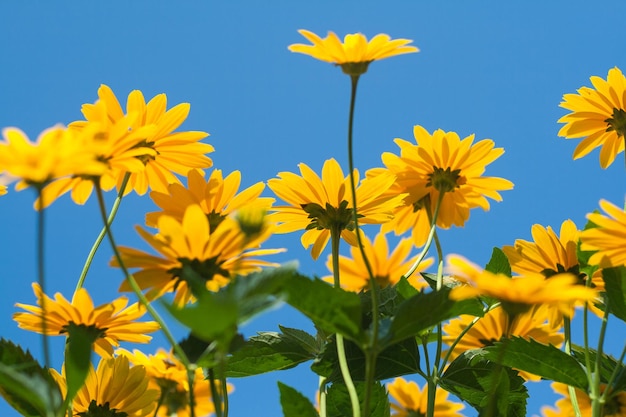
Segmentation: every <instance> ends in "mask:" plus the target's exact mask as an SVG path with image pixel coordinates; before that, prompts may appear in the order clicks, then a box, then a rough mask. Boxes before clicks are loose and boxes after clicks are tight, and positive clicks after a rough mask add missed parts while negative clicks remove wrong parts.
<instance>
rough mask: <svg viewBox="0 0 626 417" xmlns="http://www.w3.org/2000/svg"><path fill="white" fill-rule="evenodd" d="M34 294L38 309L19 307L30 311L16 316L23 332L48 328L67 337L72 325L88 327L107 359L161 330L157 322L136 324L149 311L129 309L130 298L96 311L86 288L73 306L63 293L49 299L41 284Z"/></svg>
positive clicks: (99, 350)
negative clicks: (123, 344) (124, 344)
mask: <svg viewBox="0 0 626 417" xmlns="http://www.w3.org/2000/svg"><path fill="white" fill-rule="evenodd" d="M33 290H34V292H35V295H36V296H37V306H32V305H27V304H21V303H17V304H15V305H16V306H17V307H19V308H22V309H24V310H26V312H18V313H15V314H13V320H15V321H16V322H17V323H18V326H19V327H20V328H22V329H26V330H30V331H33V332H37V333H43V331H44V327H45V332H46V334H48V335H64V334H65V335H66V334H67V332H68V329H69V327H70V326H72V325H74V326H81V327H85V328H87V329H89V330H92V331H93V332H94V333H96V334H97V335H98V338H97V339H96V341H95V343H94V350H95V351H96V352H97V353H98V354H99V355H101V356H103V357H110V356H111V355H112V354H113V347H117V346H119V342H132V343H148V342H149V341H150V340H151V339H152V338H151V337H150V336H148V335H147V333H152V332H154V331H156V330H158V329H159V325H158V324H157V323H156V322H154V321H146V322H138V321H136V320H137V319H139V318H140V317H141V316H143V315H144V313H145V309H144V308H143V307H141V306H140V305H138V304H137V303H135V304H132V305H130V306H128V307H126V305H127V304H128V299H127V298H126V297H120V298H118V299H116V300H114V301H112V302H110V303H106V304H103V305H100V306H98V307H94V305H93V301H92V300H91V297H90V296H89V293H88V292H87V290H86V289H85V288H81V289H79V290H78V291H76V293H75V294H74V297H73V298H72V302H71V303H70V302H69V301H68V300H66V299H65V297H63V295H61V294H60V293H57V294H55V295H54V299H52V298H50V297H48V296H47V295H45V294H44V293H43V292H42V291H41V287H40V286H39V284H37V283H34V284H33ZM42 299H45V301H44V302H45V307H46V311H45V312H44V311H43V310H42V308H41V305H42ZM44 313H45V314H44ZM44 322H45V323H44ZM44 325H45V326H44Z"/></svg>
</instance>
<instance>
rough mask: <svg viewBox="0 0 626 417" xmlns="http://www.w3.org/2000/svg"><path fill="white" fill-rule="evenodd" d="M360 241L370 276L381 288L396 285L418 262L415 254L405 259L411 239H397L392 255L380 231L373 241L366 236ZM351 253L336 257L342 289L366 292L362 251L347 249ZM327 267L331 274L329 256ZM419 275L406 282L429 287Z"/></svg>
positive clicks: (426, 263) (426, 261)
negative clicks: (349, 255)
mask: <svg viewBox="0 0 626 417" xmlns="http://www.w3.org/2000/svg"><path fill="white" fill-rule="evenodd" d="M361 241H362V243H363V249H364V250H365V255H366V257H367V259H368V261H369V263H370V267H371V268H372V274H373V275H374V278H375V279H376V282H377V283H378V285H379V286H380V287H382V288H384V287H386V286H388V285H395V284H397V283H398V281H400V278H401V277H402V276H403V275H404V274H406V272H407V271H408V270H409V269H410V268H411V265H413V263H414V262H415V261H416V260H417V255H416V256H414V257H412V258H410V259H407V257H408V256H409V254H410V253H411V250H412V249H413V243H412V242H411V240H410V239H402V240H400V242H398V245H397V246H396V247H395V248H394V250H393V252H391V254H390V253H389V244H388V242H387V236H386V234H385V233H383V232H381V233H379V234H377V235H376V237H375V238H374V242H371V241H370V240H369V239H368V238H367V237H366V236H364V238H363V239H361ZM350 254H351V255H352V258H349V257H347V256H343V255H341V256H339V270H340V274H339V276H340V279H341V286H342V287H343V288H344V289H347V290H350V291H356V292H359V291H361V290H367V289H368V288H369V279H370V276H369V273H368V270H367V267H366V266H365V262H364V261H363V255H362V254H361V250H360V249H359V248H358V247H354V246H353V247H351V248H350ZM432 263H433V260H432V258H428V259H424V260H423V261H422V262H421V263H420V265H419V270H418V271H417V272H419V271H423V270H425V269H426V268H428V267H429V266H431V265H432ZM326 266H327V267H328V269H329V270H330V271H331V272H332V271H333V266H332V257H331V256H329V257H328V261H327V262H326ZM418 276H419V274H413V275H412V276H411V277H410V278H409V283H410V284H411V285H412V286H413V287H415V288H416V289H421V288H424V287H426V286H427V285H428V284H427V283H426V282H425V281H424V280H420V279H419V278H418ZM324 280H326V281H330V282H332V280H333V277H332V276H330V277H325V278H324Z"/></svg>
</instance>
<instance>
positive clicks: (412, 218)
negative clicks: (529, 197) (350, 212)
mask: <svg viewBox="0 0 626 417" xmlns="http://www.w3.org/2000/svg"><path fill="white" fill-rule="evenodd" d="M413 133H414V136H415V140H416V143H411V142H409V141H406V140H404V139H396V140H395V143H396V144H397V145H398V146H399V147H400V156H398V155H395V154H393V153H390V152H385V153H384V154H383V156H382V160H383V163H384V164H385V166H386V169H384V168H376V169H373V170H370V171H368V173H367V176H368V177H373V176H377V175H380V173H381V172H385V171H389V172H391V173H392V174H394V175H395V176H396V177H397V180H396V182H395V184H394V186H393V187H392V188H391V189H390V192H391V193H394V194H397V193H407V196H406V198H405V199H404V205H403V206H402V207H400V208H398V209H397V210H396V211H395V212H394V219H393V220H392V221H391V222H389V223H388V224H386V225H385V226H384V227H383V228H384V229H385V230H394V231H395V232H396V234H402V233H404V232H406V231H408V230H411V233H412V236H413V241H414V243H415V245H416V246H422V245H424V243H425V242H426V238H427V236H428V231H429V229H430V223H431V222H430V216H432V215H433V213H434V211H435V207H436V206H437V201H438V200H439V196H440V194H443V197H442V201H441V206H440V209H439V214H438V216H437V226H439V227H441V228H444V229H448V228H450V227H451V226H452V225H455V226H463V225H464V224H465V222H466V221H467V219H468V218H469V215H470V209H472V208H475V207H481V208H482V209H483V210H489V201H488V200H487V198H491V199H493V200H496V201H501V200H502V197H501V196H500V194H499V193H498V191H501V190H510V189H512V188H513V183H512V182H510V181H508V180H505V179H503V178H497V177H483V176H482V175H483V173H484V172H485V168H486V166H487V165H488V164H490V163H491V162H493V161H494V160H496V159H497V158H498V157H500V155H502V154H503V153H504V150H503V149H502V148H494V142H493V141H492V140H489V139H485V140H481V141H479V142H477V143H475V144H474V143H473V142H474V135H470V136H468V137H466V138H464V139H463V140H461V139H460V138H459V135H457V134H456V133H454V132H444V131H443V130H436V131H435V132H433V134H432V135H431V134H430V133H428V132H427V131H426V129H424V128H423V127H421V126H415V127H414V128H413Z"/></svg>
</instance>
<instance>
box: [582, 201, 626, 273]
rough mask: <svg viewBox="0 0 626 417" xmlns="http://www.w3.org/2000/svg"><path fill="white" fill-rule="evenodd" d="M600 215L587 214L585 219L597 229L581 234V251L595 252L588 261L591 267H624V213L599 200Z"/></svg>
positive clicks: (625, 257)
mask: <svg viewBox="0 0 626 417" xmlns="http://www.w3.org/2000/svg"><path fill="white" fill-rule="evenodd" d="M600 207H601V208H602V210H604V212H605V213H606V215H604V214H601V213H590V214H587V219H589V221H590V222H592V223H594V224H595V225H596V226H597V227H594V228H591V229H587V230H584V231H583V232H582V233H581V236H580V240H581V242H582V243H581V249H582V250H584V251H597V252H596V253H594V254H593V255H591V258H590V259H589V263H590V264H592V265H599V266H600V267H602V268H609V267H615V266H622V265H626V252H625V251H624V245H625V244H626V212H624V210H622V209H621V208H619V207H617V206H615V205H613V204H611V203H610V202H608V201H606V200H600Z"/></svg>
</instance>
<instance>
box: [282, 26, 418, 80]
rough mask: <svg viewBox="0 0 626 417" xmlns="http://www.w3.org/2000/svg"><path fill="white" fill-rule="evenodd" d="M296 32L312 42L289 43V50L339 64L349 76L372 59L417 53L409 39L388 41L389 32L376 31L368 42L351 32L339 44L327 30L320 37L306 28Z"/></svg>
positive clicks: (335, 36)
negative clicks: (326, 33)
mask: <svg viewBox="0 0 626 417" xmlns="http://www.w3.org/2000/svg"><path fill="white" fill-rule="evenodd" d="M298 32H299V33H300V34H301V35H302V36H304V37H305V38H306V39H307V40H308V41H309V42H311V43H312V45H304V44H299V43H298V44H293V45H289V50H290V51H291V52H299V53H301V54H305V55H309V56H311V57H313V58H316V59H319V60H320V61H324V62H330V63H332V64H336V65H340V66H341V67H342V69H343V70H344V72H346V73H347V74H349V75H359V74H362V73H364V72H365V71H367V66H368V65H369V63H370V62H372V61H378V60H381V59H385V58H389V57H392V56H396V55H402V54H408V53H411V52H419V49H417V48H416V47H415V46H408V44H409V43H411V42H413V41H411V40H409V39H393V40H392V39H391V38H390V37H389V35H385V34H378V35H376V36H374V37H373V38H372V39H371V40H370V41H369V42H368V40H367V38H366V37H365V36H364V35H363V34H361V33H352V34H348V35H346V36H345V37H344V41H343V43H342V42H341V40H340V39H339V37H337V35H335V34H334V33H333V32H328V36H327V37H326V38H324V39H322V38H320V37H319V36H318V35H316V34H315V33H313V32H309V31H308V30H304V29H300V30H299V31H298ZM354 64H362V65H354Z"/></svg>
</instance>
